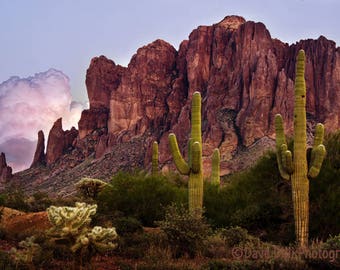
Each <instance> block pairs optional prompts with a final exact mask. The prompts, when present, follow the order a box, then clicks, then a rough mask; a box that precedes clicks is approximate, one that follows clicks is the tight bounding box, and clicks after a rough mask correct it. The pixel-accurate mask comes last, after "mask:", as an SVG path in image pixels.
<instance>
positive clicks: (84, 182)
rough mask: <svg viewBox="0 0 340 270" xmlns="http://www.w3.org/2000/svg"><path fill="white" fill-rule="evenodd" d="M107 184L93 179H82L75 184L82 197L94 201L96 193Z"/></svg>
mask: <svg viewBox="0 0 340 270" xmlns="http://www.w3.org/2000/svg"><path fill="white" fill-rule="evenodd" d="M107 185H108V184H107V183H106V182H104V181H102V180H100V179H95V178H87V177H85V178H82V179H81V180H80V181H79V182H78V183H76V187H77V189H78V190H79V191H80V192H81V193H82V194H83V196H84V197H87V198H92V199H95V198H96V197H97V195H98V193H99V192H100V191H101V190H102V189H103V188H104V187H105V186H107Z"/></svg>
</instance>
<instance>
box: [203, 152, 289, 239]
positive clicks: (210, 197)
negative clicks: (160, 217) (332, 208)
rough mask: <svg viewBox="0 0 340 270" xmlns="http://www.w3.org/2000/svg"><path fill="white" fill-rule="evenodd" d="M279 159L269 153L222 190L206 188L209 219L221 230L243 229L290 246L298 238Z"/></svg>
mask: <svg viewBox="0 0 340 270" xmlns="http://www.w3.org/2000/svg"><path fill="white" fill-rule="evenodd" d="M276 166H277V165H276V156H275V153H273V152H268V153H267V154H266V155H264V156H263V157H262V158H260V159H259V160H258V162H257V163H256V165H255V166H254V167H252V168H250V169H249V170H246V171H244V172H240V173H236V174H234V175H231V176H230V177H228V178H227V179H224V182H225V184H224V185H223V186H222V187H221V188H220V190H219V191H218V189H217V188H216V187H214V185H211V184H209V183H206V184H205V190H204V206H205V209H206V212H205V216H206V217H207V219H208V220H209V222H210V223H211V224H212V225H213V226H214V227H217V228H225V227H230V226H241V227H243V228H246V229H247V230H249V231H250V232H252V233H258V232H259V231H260V232H261V234H262V237H263V239H264V240H270V241H277V242H284V243H289V242H291V241H292V240H293V237H294V223H293V211H292V207H291V192H290V190H289V186H288V183H286V182H284V180H282V179H281V178H280V175H279V173H278V171H277V168H276Z"/></svg>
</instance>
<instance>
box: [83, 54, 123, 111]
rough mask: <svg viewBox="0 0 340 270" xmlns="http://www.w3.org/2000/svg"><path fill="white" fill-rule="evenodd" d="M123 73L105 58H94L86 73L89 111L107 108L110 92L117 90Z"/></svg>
mask: <svg viewBox="0 0 340 270" xmlns="http://www.w3.org/2000/svg"><path fill="white" fill-rule="evenodd" d="M123 71H124V68H123V67H122V66H119V65H116V64H115V63H114V62H113V61H112V60H110V59H107V58H106V57H105V56H103V55H102V56H99V57H94V58H93V59H92V60H91V64H90V66H89V68H88V69H87V72H86V88H87V94H88V97H89V101H90V109H95V108H109V104H110V96H111V92H112V91H114V90H115V89H117V87H118V86H119V84H120V80H121V76H122V73H123Z"/></svg>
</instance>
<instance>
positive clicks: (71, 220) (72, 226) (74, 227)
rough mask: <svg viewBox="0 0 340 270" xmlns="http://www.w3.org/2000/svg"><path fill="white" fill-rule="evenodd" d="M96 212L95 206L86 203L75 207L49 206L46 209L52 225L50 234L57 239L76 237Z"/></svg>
mask: <svg viewBox="0 0 340 270" xmlns="http://www.w3.org/2000/svg"><path fill="white" fill-rule="evenodd" d="M96 211H97V205H96V204H93V205H88V204H86V203H79V202H77V203H76V207H69V206H63V207H56V206H51V207H49V208H48V209H47V214H48V219H49V220H50V222H51V223H52V225H53V228H52V229H51V231H50V233H51V234H52V235H54V234H57V235H58V236H59V237H62V238H63V237H68V236H77V235H79V234H81V233H82V231H83V230H84V229H86V227H87V226H88V225H90V222H91V216H93V215H94V214H95V213H96Z"/></svg>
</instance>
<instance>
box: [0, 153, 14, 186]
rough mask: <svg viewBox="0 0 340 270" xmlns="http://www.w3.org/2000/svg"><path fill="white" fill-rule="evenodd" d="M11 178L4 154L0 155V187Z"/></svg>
mask: <svg viewBox="0 0 340 270" xmlns="http://www.w3.org/2000/svg"><path fill="white" fill-rule="evenodd" d="M11 178H12V168H11V167H10V166H7V162H6V156H5V153H1V154H0V187H1V186H2V185H3V184H5V183H6V182H7V181H8V180H10V179H11Z"/></svg>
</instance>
